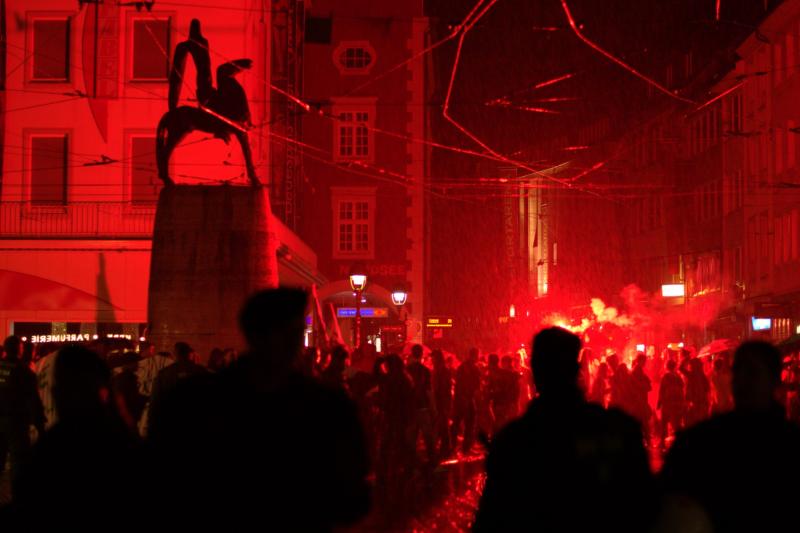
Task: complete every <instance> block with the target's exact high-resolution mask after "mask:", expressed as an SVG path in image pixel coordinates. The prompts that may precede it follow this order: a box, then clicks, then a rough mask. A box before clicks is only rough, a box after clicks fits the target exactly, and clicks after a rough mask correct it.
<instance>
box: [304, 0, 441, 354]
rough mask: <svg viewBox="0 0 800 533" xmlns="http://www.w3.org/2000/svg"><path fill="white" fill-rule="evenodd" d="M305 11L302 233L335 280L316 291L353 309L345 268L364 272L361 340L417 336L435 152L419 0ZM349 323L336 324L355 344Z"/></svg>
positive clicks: (329, 3)
mask: <svg viewBox="0 0 800 533" xmlns="http://www.w3.org/2000/svg"><path fill="white" fill-rule="evenodd" d="M306 15H307V16H306V27H305V37H304V41H305V45H304V51H303V55H304V58H305V71H304V74H303V85H304V93H303V94H304V99H305V101H306V102H307V103H308V104H309V105H310V106H311V110H310V112H308V113H305V114H304V115H303V124H302V128H303V142H304V146H303V147H302V148H303V152H304V159H303V170H304V176H305V184H304V187H303V196H302V200H301V205H302V217H301V220H300V223H299V227H298V232H299V234H300V235H301V236H302V237H303V239H304V240H305V241H306V242H308V243H309V244H310V245H311V246H312V248H314V250H315V251H316V252H317V255H318V258H319V268H320V271H321V272H322V273H323V274H324V275H325V276H326V277H327V278H328V279H329V280H330V282H329V283H328V284H327V285H326V286H323V287H321V288H320V299H321V300H322V301H323V303H324V304H333V306H334V307H335V308H337V309H338V308H351V309H352V308H353V307H355V298H354V295H353V292H352V290H351V289H350V286H349V283H348V276H349V274H350V272H351V269H353V268H354V267H355V268H364V269H365V271H366V274H367V275H368V282H367V289H366V292H365V294H364V302H363V305H364V307H367V308H369V309H370V311H368V313H370V316H372V317H373V318H370V319H368V320H366V323H365V330H364V337H365V339H364V340H368V341H369V342H381V343H387V344H389V345H391V344H394V343H396V342H398V341H399V340H401V339H402V337H407V338H408V339H410V340H413V341H421V340H422V338H423V328H424V324H423V318H424V313H425V295H426V283H425V282H426V257H427V254H426V248H425V242H426V241H425V231H426V224H425V219H426V207H425V205H426V204H425V202H426V196H425V187H426V185H425V182H426V176H427V159H428V158H427V149H426V145H425V144H424V140H425V137H426V120H427V118H426V117H427V114H426V106H425V102H426V84H425V65H426V59H425V58H424V57H421V56H420V52H421V51H422V50H423V49H424V47H425V45H426V41H427V39H428V34H427V28H428V24H427V20H426V19H425V18H424V16H423V10H422V2H421V1H420V2H402V3H399V2H396V3H391V2H388V3H387V2H371V1H367V0H349V1H341V0H336V1H333V0H320V1H315V2H313V4H312V5H311V7H310V8H309V9H307V10H306ZM397 286H401V287H402V288H404V290H406V291H407V293H408V301H407V303H406V304H405V306H404V307H403V308H402V309H397V308H395V306H394V305H392V302H391V299H390V296H389V294H390V292H391V291H392V290H393V289H394V288H395V287H397ZM326 308H329V306H327V305H326ZM342 312H343V313H345V315H342V316H346V313H347V311H342ZM330 318H331V317H328V318H327V319H326V320H330ZM352 325H353V321H352V320H349V319H345V320H342V321H341V326H342V328H343V329H344V330H345V332H344V335H345V337H346V340H347V341H348V342H350V340H351V339H350V335H351V333H352V332H351V327H352Z"/></svg>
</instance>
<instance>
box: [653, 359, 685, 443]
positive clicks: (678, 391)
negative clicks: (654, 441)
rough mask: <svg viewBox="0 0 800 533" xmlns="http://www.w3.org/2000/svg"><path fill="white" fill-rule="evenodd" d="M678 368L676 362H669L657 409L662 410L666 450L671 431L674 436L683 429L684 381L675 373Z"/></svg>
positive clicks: (662, 435)
mask: <svg viewBox="0 0 800 533" xmlns="http://www.w3.org/2000/svg"><path fill="white" fill-rule="evenodd" d="M677 366H678V365H677V363H676V362H675V361H673V360H669V361H667V371H666V373H664V375H663V376H661V384H660V385H659V387H658V403H657V405H656V408H657V409H660V410H661V447H662V448H664V449H666V444H665V442H666V440H667V437H668V436H669V429H670V428H672V433H673V434H674V433H676V432H677V431H678V430H679V429H681V428H682V427H683V413H684V390H683V379H682V378H681V376H680V375H679V374H678V373H677V372H676V371H675V369H676V368H677Z"/></svg>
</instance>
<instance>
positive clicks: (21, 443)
mask: <svg viewBox="0 0 800 533" xmlns="http://www.w3.org/2000/svg"><path fill="white" fill-rule="evenodd" d="M3 352H4V356H3V359H0V472H2V471H3V469H4V467H5V465H6V456H8V464H9V466H10V472H11V479H12V486H13V483H14V480H15V479H16V478H17V475H18V474H19V469H20V466H21V465H22V464H23V463H24V461H25V459H26V457H27V456H28V453H29V451H30V447H31V439H30V427H31V426H34V427H36V429H37V431H38V432H39V435H41V434H42V433H43V432H44V423H45V417H44V407H43V406H42V401H41V398H40V397H39V389H38V386H37V383H36V374H34V373H33V371H32V370H31V369H30V368H28V366H27V365H25V364H24V363H23V361H22V359H21V356H22V340H21V339H20V338H19V337H17V336H15V335H12V336H10V337H8V338H6V340H5V342H4V343H3Z"/></svg>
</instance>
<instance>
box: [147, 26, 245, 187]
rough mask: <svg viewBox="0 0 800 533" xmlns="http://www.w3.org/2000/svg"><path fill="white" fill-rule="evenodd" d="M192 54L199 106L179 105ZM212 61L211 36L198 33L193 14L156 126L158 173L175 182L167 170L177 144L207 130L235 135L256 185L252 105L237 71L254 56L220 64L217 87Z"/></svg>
mask: <svg viewBox="0 0 800 533" xmlns="http://www.w3.org/2000/svg"><path fill="white" fill-rule="evenodd" d="M187 55H191V56H192V59H193V61H194V64H195V67H196V70H197V99H198V106H197V107H192V106H185V105H184V106H178V105H177V103H178V99H179V96H180V86H181V84H182V83H183V70H184V66H185V64H186V56H187ZM210 65H211V61H210V58H209V53H208V41H206V40H205V38H203V36H202V35H201V33H200V22H199V21H198V20H197V19H194V20H192V23H191V26H190V30H189V39H188V40H186V41H184V42H182V43H180V44H178V46H177V47H176V48H175V58H174V60H173V62H172V70H171V72H170V79H169V111H167V112H166V113H165V114H164V116H163V117H161V120H160V121H159V122H158V128H157V130H156V165H157V168H158V177H159V178H160V179H161V180H162V181H163V182H164V184H165V185H168V186H169V185H174V184H175V182H174V181H173V180H172V178H170V176H169V158H170V156H171V155H172V152H173V151H174V150H175V147H177V146H178V144H179V143H180V142H181V141H182V140H183V139H184V138H185V137H186V136H187V135H189V134H190V133H191V132H193V131H203V132H206V133H211V134H212V135H214V137H216V138H218V139H222V140H223V141H225V143H226V144H227V143H229V142H230V138H231V136H234V137H236V140H237V141H239V146H240V147H241V149H242V155H243V156H244V160H245V166H246V168H247V177H248V179H249V180H250V183H251V184H253V185H256V186H257V185H261V182H260V181H259V179H258V176H256V170H255V165H254V164H253V156H252V153H251V151H250V139H249V137H248V135H247V130H248V128H249V127H251V126H252V123H251V122H250V108H249V106H248V104H247V95H246V94H245V92H244V88H243V87H242V86H241V85H240V84H239V82H238V81H236V79H235V76H236V75H237V74H239V73H240V72H242V71H243V70H247V69H250V68H252V66H253V61H252V60H250V59H237V60H234V61H230V62H228V63H224V64H222V65H220V66H219V67H218V68H217V88H216V89H215V88H214V87H213V85H212V82H211V68H210Z"/></svg>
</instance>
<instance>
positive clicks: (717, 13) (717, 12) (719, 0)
mask: <svg viewBox="0 0 800 533" xmlns="http://www.w3.org/2000/svg"><path fill="white" fill-rule="evenodd" d="M721 1H722V0H717V11H716V19H717V20H719V8H720V2H721Z"/></svg>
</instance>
